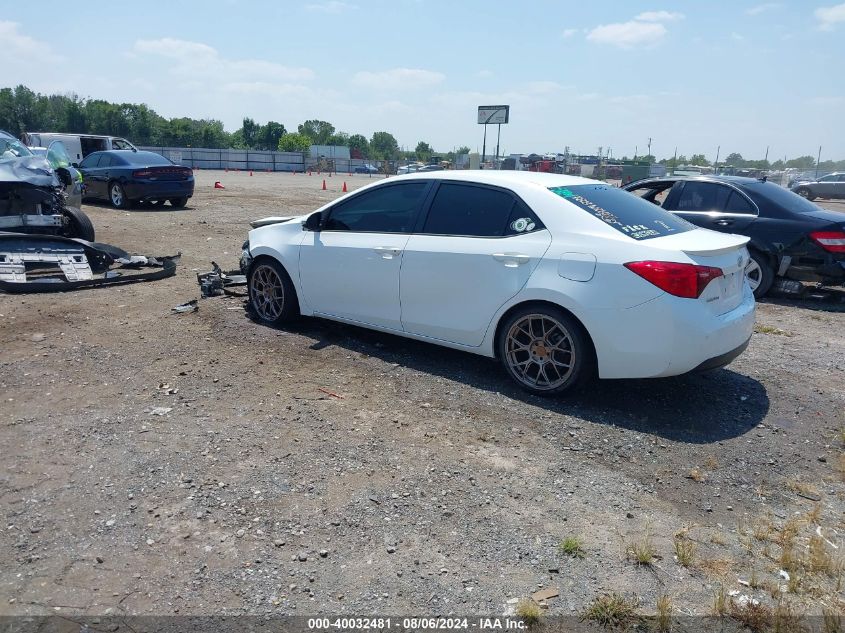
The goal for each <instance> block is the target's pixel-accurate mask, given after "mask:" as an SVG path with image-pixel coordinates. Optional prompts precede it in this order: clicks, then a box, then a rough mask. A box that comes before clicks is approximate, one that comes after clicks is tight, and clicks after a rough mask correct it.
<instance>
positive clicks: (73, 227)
mask: <svg viewBox="0 0 845 633" xmlns="http://www.w3.org/2000/svg"><path fill="white" fill-rule="evenodd" d="M64 214H65V215H66V216H67V219H68V223H67V229H66V230H65V236H66V237H78V238H79V239H83V240H87V241H89V242H93V241H94V225H93V224H92V223H91V218H89V217H88V216H87V215H85V214H84V213H83V212H82V211H81V210H79V209H75V208H73V207H66V208H65V210H64Z"/></svg>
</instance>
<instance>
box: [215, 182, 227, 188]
mask: <svg viewBox="0 0 845 633" xmlns="http://www.w3.org/2000/svg"><path fill="white" fill-rule="evenodd" d="M214 188H215V189H225V188H226V187H224V186H223V185H222V183H221V182H220V181H219V180H215V181H214Z"/></svg>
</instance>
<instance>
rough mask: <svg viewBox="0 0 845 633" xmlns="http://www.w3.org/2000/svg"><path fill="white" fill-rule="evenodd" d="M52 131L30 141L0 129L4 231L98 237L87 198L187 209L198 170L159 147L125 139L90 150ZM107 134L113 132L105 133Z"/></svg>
mask: <svg viewBox="0 0 845 633" xmlns="http://www.w3.org/2000/svg"><path fill="white" fill-rule="evenodd" d="M49 136H50V135H46V134H45V135H29V136H28V137H27V138H28V139H30V140H35V141H38V140H41V138H42V137H43V138H44V140H45V141H48V142H49V145H48V146H47V147H41V146H27V145H25V144H24V143H22V142H21V141H19V140H18V139H16V138H15V137H14V136H12V135H11V134H9V133H8V132H4V131H2V130H0V230H3V231H12V230H14V231H18V232H25V233H33V232H35V233H50V234H57V235H63V236H65V237H77V238H81V239H85V240H88V241H94V237H95V232H94V226H93V224H92V223H91V221H90V219H89V218H88V216H87V215H85V213H84V212H83V211H82V210H81V206H82V201H83V199H88V200H101V201H106V202H110V203H111V204H112V206H114V207H115V208H118V209H123V208H127V207H130V206H132V205H133V204H149V205H150V206H158V205H162V204H164V203H165V202H169V203H170V205H171V206H173V207H176V208H183V207H184V206H185V205H186V204H187V203H188V199H189V198H190V197H191V196H192V195H193V193H194V176H193V171H192V170H191V169H190V168H188V167H182V166H180V165H175V164H173V162H171V161H170V160H169V159H167V158H165V157H164V156H161V155H160V154H156V153H154V152H145V151H140V150H138V149H137V148H135V147H134V146H132V145H131V144H130V143H128V141H125V140H124V139H118V140H117V141H116V142H115V143H111V144H109V145H107V146H108V147H128V148H126V149H106V150H96V151H90V152H89V153H87V154H86V155H84V157H83V158H82V159H81V161H79V160H78V159H77V157H79V156H81V155H82V154H83V153H84V152H85V150H84V149H83V148H85V147H88V148H89V149H92V150H94V148H96V147H97V145H93V144H91V143H87V144H80V143H76V145H77V146H75V147H73V149H72V152H74V154H73V157H72V156H71V152H69V151H68V149H67V146H66V142H65V141H63V140H50V138H49ZM102 138H108V137H102Z"/></svg>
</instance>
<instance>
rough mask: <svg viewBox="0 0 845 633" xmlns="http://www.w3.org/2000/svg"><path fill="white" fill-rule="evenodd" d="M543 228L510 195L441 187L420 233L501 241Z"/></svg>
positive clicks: (457, 186) (450, 185)
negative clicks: (509, 236) (498, 239)
mask: <svg viewBox="0 0 845 633" xmlns="http://www.w3.org/2000/svg"><path fill="white" fill-rule="evenodd" d="M542 228H544V227H543V225H542V224H541V223H540V220H539V219H538V218H537V216H536V215H534V213H533V212H532V211H531V210H530V209H529V208H528V207H527V206H526V205H525V204H524V203H522V202H521V201H519V200H517V199H516V198H515V197H514V196H513V195H512V194H511V193H508V192H506V191H501V190H498V189H491V188H489V187H478V186H474V185H463V184H455V183H442V184H441V185H440V188H439V189H438V190H437V195H435V196H434V201H433V202H432V203H431V209H430V210H429V212H428V217H427V218H426V220H425V226H423V229H422V232H423V233H427V234H430V235H462V236H471V237H503V236H508V235H518V234H520V233H529V232H531V231H536V230H539V229H542Z"/></svg>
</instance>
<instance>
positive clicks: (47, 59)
mask: <svg viewBox="0 0 845 633" xmlns="http://www.w3.org/2000/svg"><path fill="white" fill-rule="evenodd" d="M20 26H21V25H20V24H18V23H17V22H8V21H6V20H0V42H3V65H6V64H14V63H29V64H34V63H54V62H58V61H62V59H63V58H62V57H61V56H59V55H56V54H55V53H54V52H53V51H52V49H51V48H50V47H49V46H48V45H47V44H46V43H44V42H39V41H38V40H35V39H33V38H31V37H29V36H28V35H24V34H23V33H21V32H20Z"/></svg>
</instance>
